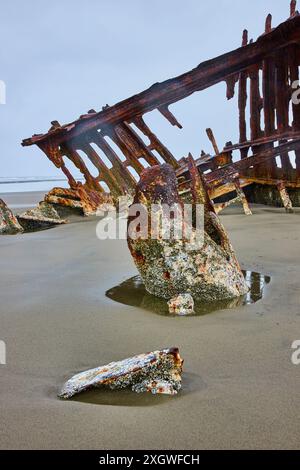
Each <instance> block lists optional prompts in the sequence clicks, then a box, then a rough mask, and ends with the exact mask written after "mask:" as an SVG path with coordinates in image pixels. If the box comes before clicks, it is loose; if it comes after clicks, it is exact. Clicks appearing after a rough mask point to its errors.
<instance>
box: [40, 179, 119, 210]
mask: <svg viewBox="0 0 300 470" xmlns="http://www.w3.org/2000/svg"><path fill="white" fill-rule="evenodd" d="M45 201H46V202H48V203H50V204H56V205H58V206H62V207H68V208H71V209H75V210H79V211H81V212H82V213H83V214H84V215H85V216H89V215H95V214H96V213H97V210H98V209H99V207H100V206H101V205H102V204H107V203H112V198H111V196H110V195H109V194H105V193H99V192H97V191H93V190H87V189H85V188H84V187H83V186H78V187H77V188H76V189H66V188H53V189H52V190H51V191H49V193H48V194H46V196H45Z"/></svg>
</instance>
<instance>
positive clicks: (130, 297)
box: [106, 271, 271, 316]
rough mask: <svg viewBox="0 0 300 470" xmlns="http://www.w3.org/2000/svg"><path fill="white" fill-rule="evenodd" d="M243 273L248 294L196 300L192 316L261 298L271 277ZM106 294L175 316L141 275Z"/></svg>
mask: <svg viewBox="0 0 300 470" xmlns="http://www.w3.org/2000/svg"><path fill="white" fill-rule="evenodd" d="M243 275H244V277H245V279H246V282H247V284H248V286H249V292H248V293H247V294H246V295H243V296H241V297H238V298H235V299H224V300H220V301H216V302H199V301H198V302H197V301H195V313H194V314H193V315H192V316H195V315H196V316H199V315H206V314H208V313H213V312H216V311H218V310H223V309H230V308H236V307H241V306H244V305H249V304H253V303H255V302H258V301H259V300H261V299H262V298H263V296H264V294H265V291H266V286H267V285H268V284H269V283H270V281H271V277H270V276H266V275H264V274H261V273H258V272H254V271H243ZM106 296H107V297H108V298H109V299H111V300H114V301H115V302H119V303H121V304H124V305H131V306H133V307H140V308H143V309H145V310H150V311H152V312H155V313H158V314H160V315H168V316H173V315H171V314H170V313H169V311H168V305H167V302H166V300H164V299H160V298H158V297H155V296H154V295H151V294H149V293H148V292H147V291H146V289H145V286H144V283H143V281H142V278H141V277H140V276H134V277H131V278H130V279H127V280H126V281H124V282H122V283H121V284H119V285H117V286H115V287H112V288H111V289H109V290H108V291H106Z"/></svg>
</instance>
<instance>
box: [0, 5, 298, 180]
mask: <svg viewBox="0 0 300 470" xmlns="http://www.w3.org/2000/svg"><path fill="white" fill-rule="evenodd" d="M268 13H272V14H273V24H274V25H277V24H279V23H280V22H282V21H284V20H285V19H286V18H287V17H288V16H289V0H251V1H241V0H217V1H213V0H184V1H183V0H151V1H149V0H85V1H84V0H51V1H50V0H26V1H24V0H2V1H1V11H0V44H1V61H0V63H1V69H0V70H1V72H0V73H1V76H0V79H1V80H4V81H5V83H6V87H7V94H6V104H5V105H0V120H1V126H0V128H1V139H0V146H1V167H0V176H2V177H3V176H43V175H51V176H56V175H60V172H59V170H57V169H56V168H55V167H54V165H53V164H52V163H51V162H50V161H49V160H48V159H47V158H46V156H45V155H44V154H43V152H41V151H40V150H39V149H38V148H37V147H35V146H33V147H25V148H23V147H21V145H20V142H21V140H22V139H23V138H25V137H30V136H31V135H32V134H34V133H41V132H45V131H47V130H48V129H49V127H50V121H52V120H58V121H59V122H60V123H61V124H64V123H66V122H69V121H72V120H74V119H76V118H77V117H79V115H80V114H84V113H85V112H86V111H88V110H89V109H91V108H94V109H96V110H97V111H98V110H100V109H101V107H102V106H103V105H105V104H106V103H108V104H110V105H113V104H114V103H116V102H118V101H120V100H122V99H125V98H127V97H129V96H131V95H133V94H136V93H138V92H140V91H142V90H144V89H146V88H148V87H149V86H150V85H152V84H153V83H155V82H159V81H163V80H165V79H168V78H171V77H174V76H176V75H179V74H181V73H183V72H186V71H188V70H189V69H191V68H193V67H195V66H196V65H198V64H199V63H200V62H202V61H203V60H206V59H209V58H213V57H215V56H218V55H220V54H222V53H224V52H227V51H230V50H231V49H235V48H237V47H239V46H240V44H241V36H242V31H243V29H244V28H247V29H248V31H249V36H250V38H251V37H253V38H254V39H256V38H257V37H258V36H259V35H260V34H261V33H262V32H263V30H264V23H265V17H266V15H267V14H268ZM172 111H173V113H174V114H175V115H176V117H177V119H178V120H179V121H180V122H181V123H182V124H183V126H184V129H183V130H179V129H177V128H176V127H172V126H171V125H170V124H169V123H168V122H167V121H166V120H165V119H164V118H163V117H161V116H160V115H159V113H158V112H157V111H154V112H152V113H150V114H148V115H146V121H147V122H148V123H150V124H151V126H152V128H153V130H154V131H155V132H156V133H157V135H158V136H159V137H160V139H161V140H162V141H163V142H164V143H165V144H166V145H167V146H168V147H169V148H170V149H171V150H172V152H173V153H174V154H175V156H176V157H178V158H181V157H182V156H185V155H187V153H188V152H189V151H191V152H192V153H193V155H194V156H195V157H198V156H199V153H200V150H201V149H204V150H206V151H208V152H211V151H212V149H211V146H210V143H209V141H208V139H207V137H206V134H205V129H206V127H212V128H213V130H214V132H215V135H216V138H217V141H218V144H219V146H220V147H223V145H224V144H225V142H226V141H228V140H232V141H237V139H238V135H237V130H238V120H237V119H238V115H237V104H236V101H235V100H232V101H229V102H227V101H226V96H225V85H224V84H219V85H217V86H214V87H212V88H210V89H209V90H206V91H202V92H199V93H196V94H194V95H192V96H191V97H189V98H188V99H186V100H183V101H182V102H180V103H177V104H175V105H174V106H172Z"/></svg>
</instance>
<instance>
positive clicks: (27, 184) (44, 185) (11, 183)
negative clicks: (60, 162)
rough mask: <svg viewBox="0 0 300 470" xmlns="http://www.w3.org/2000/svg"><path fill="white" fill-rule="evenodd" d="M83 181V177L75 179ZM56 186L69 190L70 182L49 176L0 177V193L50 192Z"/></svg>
mask: <svg viewBox="0 0 300 470" xmlns="http://www.w3.org/2000/svg"><path fill="white" fill-rule="evenodd" d="M75 179H76V181H80V180H82V178H81V177H78V178H75ZM55 186H59V187H62V188H67V187H68V186H69V185H68V182H67V180H66V179H64V178H57V177H56V178H55V177H49V176H20V177H19V176H8V177H0V193H18V192H29V191H49V190H50V189H52V188H53V187H55Z"/></svg>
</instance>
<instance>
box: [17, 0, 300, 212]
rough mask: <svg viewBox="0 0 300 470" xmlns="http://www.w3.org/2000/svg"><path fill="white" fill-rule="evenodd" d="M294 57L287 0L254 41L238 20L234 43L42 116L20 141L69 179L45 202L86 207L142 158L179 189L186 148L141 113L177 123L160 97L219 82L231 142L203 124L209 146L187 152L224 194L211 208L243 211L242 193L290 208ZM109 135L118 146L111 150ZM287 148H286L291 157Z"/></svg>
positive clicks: (296, 131)
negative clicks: (234, 123) (235, 128)
mask: <svg viewBox="0 0 300 470" xmlns="http://www.w3.org/2000/svg"><path fill="white" fill-rule="evenodd" d="M299 65H300V16H299V13H298V11H297V10H296V1H295V0H292V1H291V4H290V17H289V18H288V20H287V21H285V22H284V23H282V24H280V25H279V26H278V27H276V28H272V17H271V15H268V16H267V18H266V23H265V31H264V33H263V34H262V35H261V36H260V37H259V38H258V39H257V41H255V42H253V41H252V40H250V41H249V40H248V33H247V31H246V30H245V31H244V32H243V38H242V46H241V47H240V48H238V49H236V50H233V51H231V52H228V53H226V54H223V55H221V56H219V57H216V58H215V59H212V60H209V61H206V62H203V63H201V64H200V65H199V66H198V67H196V68H195V69H193V70H191V71H189V72H187V73H184V74H183V75H180V76H178V77H176V78H172V79H170V80H166V81H164V82H162V83H156V84H154V85H153V86H151V87H150V88H149V89H147V90H145V91H143V92H142V93H139V94H137V95H135V96H132V97H131V98H128V99H126V100H124V101H121V102H119V103H117V104H116V105H114V106H108V105H106V106H104V107H103V108H102V110H101V111H99V112H97V111H95V110H93V109H91V110H90V111H88V113H87V114H84V115H82V116H80V118H79V119H77V120H75V121H73V122H71V123H69V124H66V125H60V124H59V122H58V121H52V123H51V124H52V126H51V128H50V130H49V131H48V132H47V133H46V134H35V135H33V136H32V137H31V138H28V139H25V140H23V142H22V145H23V146H28V145H33V144H35V145H37V146H38V147H39V148H40V149H41V150H42V151H43V152H44V153H45V154H46V156H47V157H48V158H49V159H50V160H51V161H52V162H53V163H54V165H55V166H56V167H57V168H60V169H61V170H62V171H63V173H64V174H65V176H66V177H67V179H68V182H69V185H70V189H62V188H54V189H53V190H52V191H50V193H49V194H48V195H47V196H46V202H50V203H55V204H62V205H67V206H71V207H77V208H80V209H82V210H83V211H84V213H86V214H90V213H93V212H95V210H96V208H97V206H98V205H99V204H100V203H102V202H103V201H107V200H111V199H115V198H117V197H118V196H120V195H124V194H128V193H133V191H134V189H135V186H136V183H137V180H138V178H139V175H140V174H141V172H142V171H143V170H144V168H145V166H149V165H150V166H153V165H157V164H160V163H168V164H170V165H172V166H173V168H174V169H175V170H176V174H177V178H178V184H179V187H180V189H181V190H182V191H184V190H185V188H186V187H187V183H188V182H187V178H188V171H187V161H186V158H179V157H178V156H175V155H173V154H172V153H171V152H170V150H169V149H168V148H167V147H166V145H164V144H163V143H162V142H161V140H160V139H159V138H158V137H157V136H156V135H155V134H154V133H153V132H152V130H151V129H150V128H149V126H148V125H147V124H146V122H145V120H144V115H145V114H146V113H149V112H152V111H158V112H160V113H161V114H162V115H163V116H164V117H165V118H166V119H167V120H168V121H169V122H170V124H171V125H172V126H177V127H178V128H179V129H181V128H182V125H181V123H179V122H178V120H177V119H176V117H175V116H174V114H173V113H172V111H171V109H170V106H171V105H172V104H173V103H176V102H177V101H179V100H182V99H184V98H186V97H188V96H190V95H191V94H193V93H194V92H196V91H201V90H204V89H206V88H208V87H211V86H213V85H216V84H217V83H219V82H225V83H226V96H227V99H232V98H233V96H234V95H235V93H237V94H238V123H239V142H237V143H232V142H227V143H226V144H225V146H224V148H223V149H222V150H219V147H218V145H217V144H216V141H215V139H214V135H213V132H212V131H211V130H210V129H207V133H208V137H209V139H210V140H211V142H212V144H213V148H214V155H209V154H205V153H202V155H201V156H200V157H199V158H197V159H196V165H197V167H198V170H199V171H201V172H202V173H203V174H204V178H205V182H206V184H207V186H208V190H209V195H210V198H211V199H212V200H217V201H218V199H217V198H218V197H219V196H224V194H227V195H228V194H230V195H229V196H227V200H226V201H225V202H224V201H223V202H221V203H219V204H216V207H215V208H216V211H217V212H218V211H219V210H221V209H223V208H224V207H225V206H226V205H228V204H230V203H231V202H232V201H233V200H234V201H235V200H240V201H241V202H242V203H243V206H244V210H245V212H246V213H247V214H250V213H251V211H250V208H249V206H248V202H247V198H248V200H250V201H251V200H252V201H254V202H270V201H271V202H273V203H275V204H277V203H278V201H279V203H280V201H281V203H283V205H284V206H285V208H286V210H288V211H290V210H292V202H293V204H294V205H299V202H300V197H299V188H300V105H299V104H297V102H298V100H297V99H293V96H294V97H295V93H296V94H297V90H296V89H295V87H297V83H298V82H297V81H298V80H299ZM247 90H248V91H247ZM249 90H250V92H249ZM248 95H249V96H248ZM248 113H249V115H250V119H248ZM136 128H137V129H136ZM143 137H145V138H147V139H148V140H149V142H150V143H146V140H147V139H145V140H144V138H143ZM112 142H113V143H114V145H117V147H118V148H119V150H120V151H121V153H118V154H117V152H116V151H115V150H114V145H112ZM147 142H148V141H147ZM82 152H83V153H84V155H85V156H86V158H88V159H89V161H90V162H92V164H93V165H94V166H95V168H96V169H97V173H98V174H97V176H93V175H92V174H91V172H90V171H89V169H88V166H87V164H86V163H85V161H84V159H83V158H82V155H83V154H82ZM291 152H292V153H293V155H295V157H292V158H291V155H292V154H291ZM120 155H122V156H120ZM276 157H278V158H276ZM70 161H71V162H72V163H73V164H74V165H75V167H76V168H77V169H78V170H79V172H80V173H81V174H82V177H83V178H84V182H83V183H81V182H78V181H76V179H75V178H74V176H73V175H72V173H71V171H70V170H69V169H68V164H69V162H70ZM243 188H246V190H245V192H244V189H243ZM233 192H235V194H234V193H233ZM231 193H232V194H231ZM245 193H246V195H245ZM232 196H233V198H232ZM246 196H247V198H246ZM267 199H268V200H269V201H267Z"/></svg>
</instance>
